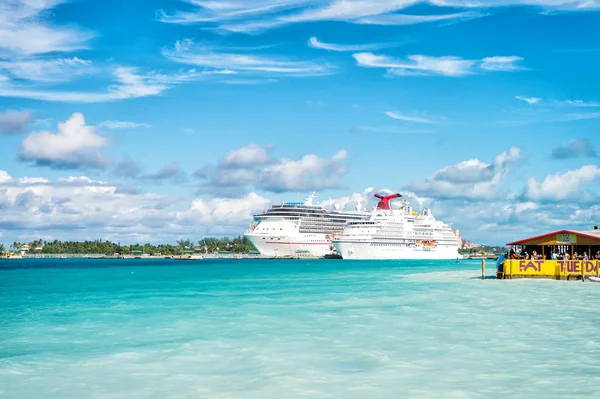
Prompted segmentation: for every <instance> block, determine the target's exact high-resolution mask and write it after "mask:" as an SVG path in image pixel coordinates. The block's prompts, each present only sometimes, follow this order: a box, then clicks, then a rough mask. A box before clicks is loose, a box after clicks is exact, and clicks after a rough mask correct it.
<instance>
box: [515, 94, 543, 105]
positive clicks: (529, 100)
mask: <svg viewBox="0 0 600 399" xmlns="http://www.w3.org/2000/svg"><path fill="white" fill-rule="evenodd" d="M515 98H516V99H517V100H521V101H525V102H526V103H527V104H529V105H533V104H537V103H539V102H540V100H541V98H539V97H523V96H516V97H515Z"/></svg>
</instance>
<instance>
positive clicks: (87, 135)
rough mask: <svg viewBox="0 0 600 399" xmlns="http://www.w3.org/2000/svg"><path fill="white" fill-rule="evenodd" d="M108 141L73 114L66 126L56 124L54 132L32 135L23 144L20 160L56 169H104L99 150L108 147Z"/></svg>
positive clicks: (78, 115)
mask: <svg viewBox="0 0 600 399" xmlns="http://www.w3.org/2000/svg"><path fill="white" fill-rule="evenodd" d="M108 142H109V141H108V139H107V138H106V137H102V136H99V135H97V134H96V129H95V128H94V127H92V126H86V125H85V120H84V118H83V115H82V114H80V113H75V114H73V115H72V116H71V117H70V118H69V119H68V120H67V121H66V122H64V123H59V124H58V132H56V133H50V132H47V131H41V132H34V133H31V134H30V135H29V136H27V137H26V138H25V140H23V143H22V144H21V150H20V157H21V159H22V160H24V161H33V162H35V163H36V164H39V165H48V166H52V167H57V168H78V167H95V168H101V167H104V166H106V161H105V160H104V158H103V157H102V156H101V154H100V152H99V150H100V149H101V148H102V147H105V146H106V145H108Z"/></svg>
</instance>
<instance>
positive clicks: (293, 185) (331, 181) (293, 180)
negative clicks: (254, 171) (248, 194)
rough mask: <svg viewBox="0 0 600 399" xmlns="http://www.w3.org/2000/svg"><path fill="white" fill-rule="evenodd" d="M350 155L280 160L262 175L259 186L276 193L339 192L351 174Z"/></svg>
mask: <svg viewBox="0 0 600 399" xmlns="http://www.w3.org/2000/svg"><path fill="white" fill-rule="evenodd" d="M347 155H348V153H347V152H346V151H345V150H341V151H339V152H337V153H336V154H334V155H333V156H332V157H331V158H320V157H318V156H317V155H313V154H310V155H304V156H302V157H301V158H300V159H297V160H290V159H280V160H279V161H277V162H276V163H275V164H273V165H269V166H267V167H266V168H264V169H263V170H262V171H261V172H260V174H259V177H258V183H257V186H258V187H260V188H262V189H265V190H269V191H272V192H284V191H308V190H323V189H327V188H337V187H339V185H340V180H341V178H342V177H343V176H344V175H345V174H346V172H347V169H346V166H345V164H344V161H345V159H346V157H347Z"/></svg>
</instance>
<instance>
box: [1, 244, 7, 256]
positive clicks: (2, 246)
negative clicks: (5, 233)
mask: <svg viewBox="0 0 600 399" xmlns="http://www.w3.org/2000/svg"><path fill="white" fill-rule="evenodd" d="M5 252H6V248H5V247H4V244H2V243H1V242H0V256H2V255H4V253H5Z"/></svg>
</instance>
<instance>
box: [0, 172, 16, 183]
mask: <svg viewBox="0 0 600 399" xmlns="http://www.w3.org/2000/svg"><path fill="white" fill-rule="evenodd" d="M12 179H13V178H12V177H11V176H10V175H9V174H8V172H6V171H5V170H0V183H6V182H9V181H12Z"/></svg>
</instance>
